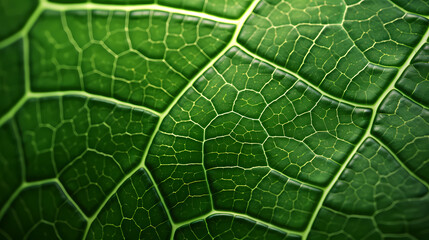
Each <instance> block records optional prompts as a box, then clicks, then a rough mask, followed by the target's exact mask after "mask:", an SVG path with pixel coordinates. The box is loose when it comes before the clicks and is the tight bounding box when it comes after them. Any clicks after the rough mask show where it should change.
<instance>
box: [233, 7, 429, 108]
mask: <svg viewBox="0 0 429 240" xmlns="http://www.w3.org/2000/svg"><path fill="white" fill-rule="evenodd" d="M380 9H382V10H380ZM379 10H380V12H378V11H379ZM343 17H344V19H343ZM427 25H428V20H427V19H425V18H423V17H420V16H417V15H413V14H408V13H407V14H405V13H404V12H402V11H401V10H400V9H398V8H396V7H394V6H393V5H392V4H391V3H389V2H388V1H372V0H368V1H362V2H359V3H357V2H356V1H346V5H345V4H344V2H343V1H329V2H326V1H274V0H263V1H261V2H260V3H259V4H258V6H257V7H256V9H255V10H254V12H253V13H252V14H251V15H250V17H249V19H248V20H247V21H246V23H245V25H244V27H243V29H242V31H241V32H240V36H239V38H238V42H239V43H240V44H243V46H245V47H246V48H248V49H249V50H251V51H252V52H254V53H256V54H258V55H260V56H261V57H264V58H266V59H268V60H270V61H273V62H275V63H277V64H279V65H281V66H285V67H287V68H288V69H290V70H292V71H294V72H297V73H298V74H299V75H301V76H302V77H304V78H305V79H307V80H308V81H310V82H311V83H313V84H314V85H317V86H319V87H320V88H321V89H323V90H325V91H326V92H328V93H330V94H332V95H334V96H336V97H339V98H344V99H347V100H351V101H355V102H362V103H373V102H375V101H376V100H377V97H378V96H379V94H380V93H381V92H382V91H383V90H384V88H385V87H386V86H387V84H388V83H389V82H390V81H391V80H392V78H393V76H394V75H395V73H396V69H395V68H391V67H387V66H392V65H394V66H398V65H401V64H402V63H403V62H404V61H405V59H406V57H407V56H408V54H410V53H411V51H412V49H413V48H414V47H415V46H416V45H417V43H418V41H419V40H420V39H421V37H422V36H423V34H424V32H425V31H426V28H427ZM382 65H386V66H382Z"/></svg>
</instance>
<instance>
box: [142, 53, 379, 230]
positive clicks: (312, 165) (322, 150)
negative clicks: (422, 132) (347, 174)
mask: <svg viewBox="0 0 429 240" xmlns="http://www.w3.org/2000/svg"><path fill="white" fill-rule="evenodd" d="M370 113H371V111H370V110H367V109H362V108H355V107H351V106H349V105H345V104H341V103H338V102H336V101H335V100H332V99H329V98H326V97H323V96H321V94H320V93H318V92H317V91H316V90H314V89H312V88H310V87H308V86H307V85H305V84H304V83H302V82H300V81H297V79H295V78H294V77H292V76H290V75H288V74H286V73H284V72H282V71H280V70H277V69H275V68H273V67H272V66H270V65H268V64H266V63H263V62H260V61H258V60H256V59H253V58H252V57H250V56H249V55H247V54H245V53H244V52H242V51H241V50H240V49H238V48H232V49H230V50H229V51H228V52H227V53H226V54H225V56H223V57H221V58H220V59H219V60H218V61H217V62H216V63H215V65H214V67H213V68H210V69H209V70H208V71H206V72H205V73H204V74H203V76H202V77H201V78H200V79H198V80H197V81H196V83H195V84H194V86H193V87H192V88H191V89H189V90H188V91H187V92H186V93H185V95H184V96H183V97H182V98H181V99H180V100H179V102H178V103H177V105H176V106H175V107H173V109H172V110H171V112H170V113H169V115H168V116H167V117H166V119H165V120H164V122H163V123H162V125H161V127H160V131H159V133H158V134H157V135H156V137H155V139H154V141H153V144H152V146H151V148H150V150H149V154H148V158H147V160H146V164H147V166H148V168H149V169H150V170H151V172H152V173H153V174H154V178H155V180H156V182H157V183H158V184H159V186H160V191H161V193H162V194H163V196H164V197H165V199H166V203H167V205H168V207H169V209H170V210H171V212H172V217H173V218H174V219H176V220H178V221H183V220H187V219H190V218H192V217H196V216H199V215H202V214H204V213H206V212H208V211H209V210H210V209H211V201H212V204H213V205H214V208H215V209H222V210H228V211H235V212H241V213H245V214H249V215H251V216H253V217H256V218H259V219H261V220H264V221H267V222H270V223H273V224H276V225H279V226H284V227H290V228H295V229H303V228H304V227H305V226H306V224H307V223H308V221H309V218H310V216H311V214H312V211H313V210H314V208H315V206H316V204H317V202H318V201H319V199H320V196H321V187H323V186H325V185H326V184H327V183H328V182H329V181H330V180H331V179H332V177H333V176H334V174H335V173H336V172H337V171H338V169H339V167H340V166H341V164H342V163H343V162H344V161H345V159H346V158H347V156H348V154H349V153H350V151H351V150H352V148H353V144H355V143H356V142H357V141H359V139H360V137H361V136H362V134H363V132H364V129H365V128H366V127H367V126H368V118H369V116H370ZM291 178H292V179H291ZM293 179H294V180H293ZM306 183H308V184H310V185H306ZM313 185H314V186H313ZM190 207H192V208H194V209H197V210H198V211H194V212H192V213H190V212H186V210H185V209H187V208H190Z"/></svg>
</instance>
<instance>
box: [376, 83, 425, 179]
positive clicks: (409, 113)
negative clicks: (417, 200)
mask: <svg viewBox="0 0 429 240" xmlns="http://www.w3.org/2000/svg"><path fill="white" fill-rule="evenodd" d="M372 133H373V134H374V136H376V137H378V138H379V139H380V140H381V141H383V143H384V144H386V145H387V147H389V148H390V149H391V150H392V151H393V153H394V154H395V155H396V156H398V158H399V159H400V160H401V161H402V162H403V163H404V164H405V165H406V166H408V167H409V168H410V169H411V171H413V172H414V173H416V174H417V175H418V176H420V177H421V178H422V179H423V180H424V181H426V182H427V183H428V182H429V147H428V146H429V110H428V109H427V108H426V107H422V106H420V105H418V104H416V103H414V102H413V101H411V100H410V99H408V98H406V97H404V96H402V95H401V94H400V93H399V92H397V91H392V92H390V93H389V95H387V96H386V98H385V99H384V100H383V102H382V103H381V106H380V108H379V109H378V111H377V116H376V118H375V120H374V125H373V128H372Z"/></svg>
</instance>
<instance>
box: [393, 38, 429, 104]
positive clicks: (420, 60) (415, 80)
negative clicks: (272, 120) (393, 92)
mask: <svg viewBox="0 0 429 240" xmlns="http://www.w3.org/2000/svg"><path fill="white" fill-rule="evenodd" d="M396 87H397V88H398V89H399V90H401V91H403V92H404V93H406V94H407V95H408V96H410V97H411V98H413V99H414V100H415V101H417V102H419V103H423V104H425V105H426V107H429V95H428V92H429V43H425V44H424V45H423V46H422V47H421V48H420V49H419V51H418V52H417V53H416V55H415V56H414V58H413V59H412V61H411V64H410V65H409V66H407V68H406V69H405V71H404V73H403V74H402V76H401V78H399V80H398V82H396Z"/></svg>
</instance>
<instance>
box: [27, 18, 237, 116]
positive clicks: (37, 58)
mask: <svg viewBox="0 0 429 240" xmlns="http://www.w3.org/2000/svg"><path fill="white" fill-rule="evenodd" d="M233 30H234V27H233V26H232V25H227V24H222V23H216V22H213V21H211V20H207V19H201V18H197V17H191V16H184V15H179V14H172V13H166V12H161V11H133V12H122V11H97V10H94V11H83V10H82V11H66V12H53V11H46V12H44V13H43V15H42V16H41V17H40V18H39V19H38V21H37V22H36V24H35V26H34V27H33V28H32V30H31V32H30V43H31V44H30V49H31V52H30V55H31V56H30V58H31V61H32V62H33V64H32V65H31V76H32V81H31V87H32V89H33V90H35V91H55V90H83V91H87V92H91V93H95V94H100V95H103V96H108V97H113V98H116V99H118V100H122V101H126V102H130V103H135V104H141V105H144V106H147V107H150V108H152V109H154V110H157V111H162V110H164V109H165V108H166V107H167V106H168V104H169V103H170V102H171V101H172V100H173V99H174V98H175V97H176V96H177V94H178V93H179V92H180V91H181V89H182V88H183V87H184V86H185V85H186V83H187V82H188V81H189V80H191V79H192V78H193V77H194V76H195V75H196V74H197V73H198V71H199V70H200V69H201V68H202V67H203V66H204V65H205V64H207V63H208V62H209V61H210V59H211V58H213V57H214V56H215V55H216V54H217V53H218V52H219V50H220V49H222V48H223V47H224V46H225V45H226V43H227V42H229V40H230V38H231V36H232V33H233Z"/></svg>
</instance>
